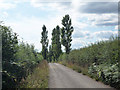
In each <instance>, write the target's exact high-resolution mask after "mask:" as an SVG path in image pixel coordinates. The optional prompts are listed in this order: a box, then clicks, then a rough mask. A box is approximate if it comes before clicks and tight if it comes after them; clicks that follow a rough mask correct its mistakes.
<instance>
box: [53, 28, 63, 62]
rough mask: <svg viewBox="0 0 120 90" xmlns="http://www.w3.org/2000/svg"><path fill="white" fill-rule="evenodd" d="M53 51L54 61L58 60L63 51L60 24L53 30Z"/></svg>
mask: <svg viewBox="0 0 120 90" xmlns="http://www.w3.org/2000/svg"><path fill="white" fill-rule="evenodd" d="M52 53H53V54H52V56H53V59H54V61H55V60H57V59H58V57H59V56H60V54H61V53H62V50H61V42H60V27H59V26H56V28H54V29H53V32H52Z"/></svg>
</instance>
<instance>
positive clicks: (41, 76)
mask: <svg viewBox="0 0 120 90" xmlns="http://www.w3.org/2000/svg"><path fill="white" fill-rule="evenodd" d="M48 70H49V69H48V63H47V61H42V62H41V63H40V64H39V65H38V66H37V67H36V68H35V69H34V71H33V73H32V74H30V75H29V76H28V77H27V78H26V80H23V81H22V82H21V88H48Z"/></svg>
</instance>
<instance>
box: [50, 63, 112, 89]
mask: <svg viewBox="0 0 120 90" xmlns="http://www.w3.org/2000/svg"><path fill="white" fill-rule="evenodd" d="M49 69H50V73H49V86H48V87H49V88H109V89H110V88H111V87H110V86H108V85H104V84H103V83H101V82H97V81H95V80H93V79H91V78H90V77H88V76H85V75H82V74H81V73H77V72H76V71H73V70H72V69H70V68H68V67H65V66H63V65H61V64H58V63H49Z"/></svg>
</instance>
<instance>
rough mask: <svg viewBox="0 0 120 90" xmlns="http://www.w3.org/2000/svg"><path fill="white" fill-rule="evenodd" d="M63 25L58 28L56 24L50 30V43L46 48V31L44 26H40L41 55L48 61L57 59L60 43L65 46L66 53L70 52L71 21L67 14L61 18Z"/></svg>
mask: <svg viewBox="0 0 120 90" xmlns="http://www.w3.org/2000/svg"><path fill="white" fill-rule="evenodd" d="M62 25H63V27H62V28H60V27H59V25H57V26H56V28H54V29H53V30H52V38H51V40H52V43H51V45H50V46H49V50H48V41H49V40H48V31H47V30H46V26H45V25H43V27H42V30H43V31H42V33H41V35H42V38H41V43H42V56H43V58H44V59H46V60H48V61H50V62H51V61H52V60H53V61H57V60H58V58H59V56H60V55H61V54H62V49H61V47H62V45H63V46H64V47H65V52H66V54H69V53H70V50H71V41H72V32H73V30H74V29H73V26H72V21H71V18H70V16H69V15H65V16H64V17H63V19H62Z"/></svg>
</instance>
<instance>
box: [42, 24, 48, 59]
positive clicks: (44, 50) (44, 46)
mask: <svg viewBox="0 0 120 90" xmlns="http://www.w3.org/2000/svg"><path fill="white" fill-rule="evenodd" d="M42 30H43V31H42V33H41V35H42V38H41V43H42V56H43V58H44V59H47V54H48V49H47V48H48V42H49V41H48V31H47V30H46V26H45V25H43V27H42Z"/></svg>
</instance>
